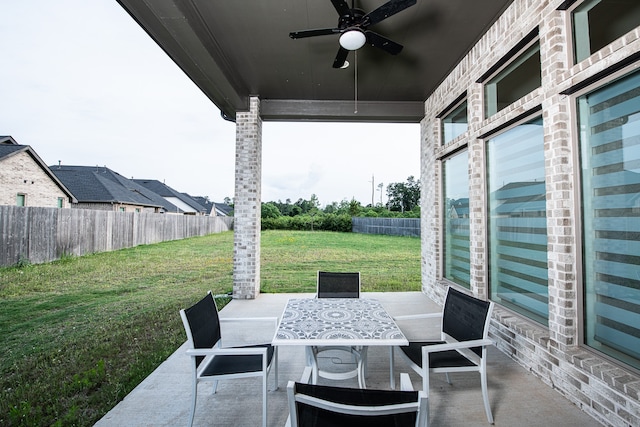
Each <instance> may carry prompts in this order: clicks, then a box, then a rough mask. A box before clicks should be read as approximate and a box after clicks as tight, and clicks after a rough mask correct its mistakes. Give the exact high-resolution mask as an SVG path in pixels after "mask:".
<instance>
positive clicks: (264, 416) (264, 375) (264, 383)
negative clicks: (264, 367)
mask: <svg viewBox="0 0 640 427" xmlns="http://www.w3.org/2000/svg"><path fill="white" fill-rule="evenodd" d="M267 380H268V378H267V372H266V371H265V372H263V373H262V427H267V384H268V381H267Z"/></svg>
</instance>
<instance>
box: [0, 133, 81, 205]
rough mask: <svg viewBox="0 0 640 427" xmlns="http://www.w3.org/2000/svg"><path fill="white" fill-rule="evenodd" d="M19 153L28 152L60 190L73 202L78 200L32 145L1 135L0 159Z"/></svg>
mask: <svg viewBox="0 0 640 427" xmlns="http://www.w3.org/2000/svg"><path fill="white" fill-rule="evenodd" d="M18 153H27V154H28V155H29V156H30V157H31V158H32V159H33V161H34V162H35V163H36V164H37V165H38V166H39V167H40V168H41V169H42V171H43V172H44V173H45V174H47V176H49V178H50V179H51V180H52V181H53V182H54V183H55V184H56V185H57V186H58V188H60V190H62V192H63V193H64V194H66V196H67V197H69V198H70V199H71V202H72V203H76V202H77V200H76V198H75V197H74V195H73V193H72V191H71V190H70V189H69V188H68V187H67V186H66V185H64V183H63V182H62V181H61V180H60V179H58V177H57V176H56V175H55V174H54V173H52V171H51V169H50V168H49V167H48V166H47V165H46V164H45V163H44V161H43V160H42V159H41V158H40V156H38V154H37V153H36V152H35V151H34V150H33V148H31V146H30V145H20V144H18V143H16V141H15V140H14V139H13V138H12V137H10V136H0V161H2V160H3V159H6V158H9V157H12V156H14V155H17V154H18Z"/></svg>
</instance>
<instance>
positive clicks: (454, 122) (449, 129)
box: [442, 101, 469, 144]
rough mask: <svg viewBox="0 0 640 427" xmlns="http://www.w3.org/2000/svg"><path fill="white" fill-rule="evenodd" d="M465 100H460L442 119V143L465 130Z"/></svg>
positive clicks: (467, 125) (451, 139)
mask: <svg viewBox="0 0 640 427" xmlns="http://www.w3.org/2000/svg"><path fill="white" fill-rule="evenodd" d="M468 127H469V123H468V120H467V101H464V102H462V103H461V104H460V105H458V106H457V107H456V108H454V109H453V111H451V112H450V113H449V114H447V115H446V116H445V117H444V118H443V119H442V143H443V144H446V143H447V142H449V141H453V140H454V139H456V138H457V137H459V136H460V135H462V134H463V133H465V132H466V131H467V128H468Z"/></svg>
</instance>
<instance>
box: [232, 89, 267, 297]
mask: <svg viewBox="0 0 640 427" xmlns="http://www.w3.org/2000/svg"><path fill="white" fill-rule="evenodd" d="M261 187H262V119H261V118H260V99H259V98H257V97H252V98H251V100H250V108H249V111H246V112H238V113H237V114H236V180H235V200H234V241H233V297H234V298H238V299H254V298H255V297H256V296H257V295H258V294H259V293H260V203H261V202H260V198H261V197H260V191H261Z"/></svg>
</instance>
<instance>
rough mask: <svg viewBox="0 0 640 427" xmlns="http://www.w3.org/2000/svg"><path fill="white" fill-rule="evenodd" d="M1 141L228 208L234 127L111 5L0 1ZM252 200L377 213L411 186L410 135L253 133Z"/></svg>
mask: <svg viewBox="0 0 640 427" xmlns="http://www.w3.org/2000/svg"><path fill="white" fill-rule="evenodd" d="M0 17H2V25H0V58H1V60H2V66H1V67H0V135H10V136H12V137H13V138H14V139H15V140H16V141H17V142H18V143H19V144H24V145H30V146H31V147H32V148H33V149H34V150H35V151H36V153H38V155H39V156H40V157H41V158H42V159H43V160H44V162H45V163H47V164H48V165H54V164H58V162H62V163H63V164H67V165H81V166H95V165H100V166H107V167H108V168H110V169H112V170H114V171H115V172H118V173H120V174H121V175H123V176H125V177H127V178H131V177H133V178H142V179H158V180H160V181H164V182H165V183H166V184H167V185H169V186H171V187H172V188H174V189H175V190H178V191H180V192H185V193H189V194H191V195H192V196H209V198H211V199H212V200H214V201H222V200H223V199H224V198H225V197H231V198H232V197H233V195H234V194H233V193H234V161H235V124H233V123H230V122H227V121H224V120H223V119H222V118H221V117H220V112H219V110H218V109H217V107H216V106H215V105H214V104H213V103H211V102H210V101H209V100H208V99H207V98H206V96H204V94H203V93H202V92H201V91H200V90H199V89H198V88H197V87H196V86H195V85H194V84H193V83H192V82H191V80H189V78H187V77H186V75H185V74H184V73H183V72H182V71H181V70H180V69H179V68H178V67H177V66H176V65H175V64H174V63H173V62H172V61H171V60H170V59H169V57H168V56H167V55H166V54H165V53H164V52H163V51H162V50H161V49H160V48H159V47H158V46H157V45H156V44H155V42H153V41H152V40H151V38H150V37H149V36H148V35H147V34H146V33H145V32H144V31H143V30H142V29H141V28H140V27H139V26H138V24H136V23H135V21H134V20H133V19H132V18H131V17H130V16H129V15H128V14H127V13H126V12H125V11H124V9H122V8H121V7H120V5H119V4H118V3H117V2H116V0H56V1H51V0H0ZM262 133H263V169H262V200H263V201H277V200H282V201H285V200H286V199H291V200H292V201H293V202H295V201H296V200H298V199H299V198H303V199H307V200H308V199H310V197H311V195H312V194H315V195H316V196H317V197H318V198H319V200H320V203H321V205H322V206H324V205H326V204H328V203H331V202H334V201H336V202H340V201H342V200H344V199H346V200H351V199H352V198H355V199H356V200H358V201H360V202H361V203H362V204H364V205H366V204H368V203H371V198H372V185H371V181H372V176H373V177H374V183H375V187H374V190H375V191H374V194H373V196H374V198H375V202H376V203H378V202H379V201H380V192H379V191H378V184H380V183H381V182H382V183H383V185H384V191H383V202H386V186H387V185H388V184H389V183H393V182H405V181H406V179H407V177H409V176H410V175H413V176H414V177H415V178H416V179H418V178H419V176H420V161H419V144H420V136H419V126H418V125H417V124H413V125H406V124H402V125H401V124H341V123H273V122H264V123H263V132H262Z"/></svg>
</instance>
